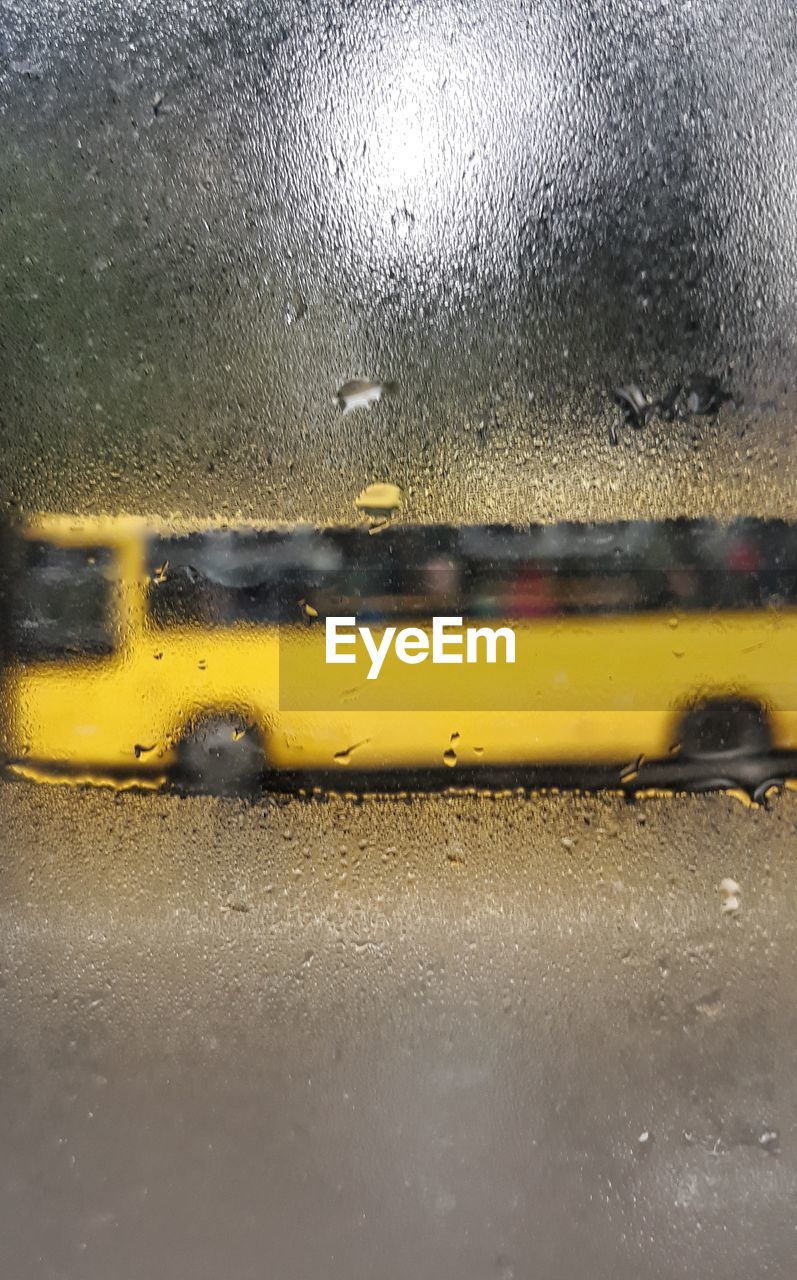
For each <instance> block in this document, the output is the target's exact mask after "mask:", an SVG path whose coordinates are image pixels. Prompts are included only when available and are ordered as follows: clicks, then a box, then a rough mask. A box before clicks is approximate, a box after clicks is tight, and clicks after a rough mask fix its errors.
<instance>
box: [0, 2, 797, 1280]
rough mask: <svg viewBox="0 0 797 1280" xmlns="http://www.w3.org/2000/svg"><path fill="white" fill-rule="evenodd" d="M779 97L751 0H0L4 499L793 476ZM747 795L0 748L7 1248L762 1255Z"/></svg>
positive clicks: (771, 879)
mask: <svg viewBox="0 0 797 1280" xmlns="http://www.w3.org/2000/svg"><path fill="white" fill-rule="evenodd" d="M795 108H797V24H796V23H795V17H794V13H793V10H792V7H791V6H790V5H788V4H786V3H783V2H776V0H756V3H753V4H749V5H748V4H744V3H742V2H741V0H691V2H689V0H684V2H683V3H677V4H665V3H658V2H656V0H636V3H632V2H631V0H617V2H616V3H608V0H600V2H599V3H587V0H569V2H568V0H541V2H540V3H535V4H531V3H520V2H519V0H518V2H515V3H512V2H510V0H493V2H492V3H477V2H476V0H467V2H466V3H459V4H456V3H453V2H452V3H423V2H422V0H400V2H396V3H392V2H389V0H381V2H379V3H372V4H367V3H364V0H352V2H351V3H345V4H343V3H337V4H333V3H319V2H317V0H310V2H309V3H299V0H292V2H288V0H274V2H269V0H262V2H260V3H247V2H246V0H233V2H232V3H228V4H225V5H220V4H217V3H215V2H214V0H192V2H191V3H183V2H180V3H176V2H173V0H157V2H156V0H130V2H129V3H121V2H120V0H107V2H106V3H103V4H97V3H89V2H88V0H72V2H69V0H66V2H65V0H58V2H57V3H56V0H52V2H51V0H18V2H17V3H8V0H0V513H2V515H3V517H8V516H12V517H13V516H18V515H23V516H27V515H30V514H32V513H36V512H57V511H63V512H66V513H73V514H77V513H85V514H88V515H108V516H114V515H117V514H119V513H120V512H129V513H131V514H133V515H143V514H151V515H152V516H156V517H158V518H159V520H160V521H162V522H163V521H165V522H168V521H169V520H172V519H174V520H177V518H182V519H185V520H187V521H189V522H190V521H191V520H192V519H195V518H199V517H214V518H218V519H233V520H234V519H236V518H239V517H242V518H248V519H252V520H261V521H264V522H268V521H282V520H287V521H291V522H293V521H297V520H309V521H312V522H317V523H324V522H329V521H335V522H340V521H342V522H351V521H352V520H353V519H355V518H356V515H355V510H354V506H353V504H354V501H355V498H356V497H357V495H358V494H360V493H361V491H362V490H363V488H364V486H367V485H369V484H372V483H376V482H382V483H385V484H391V485H396V486H399V487H400V489H401V491H402V494H403V503H404V505H403V515H404V517H405V518H406V519H407V520H410V521H421V520H423V521H432V520H437V521H443V522H447V523H449V524H452V525H458V524H461V523H463V522H466V521H469V522H486V521H491V520H496V521H532V520H539V521H551V520H558V519H583V520H596V521H605V520H610V519H648V518H650V517H656V518H662V519H664V518H670V517H677V516H680V515H688V516H695V517H697V516H710V517H717V518H732V517H734V516H737V515H742V516H760V517H778V518H784V519H793V518H794V516H795V495H797V451H795V447H794V425H795V411H796V410H797V404H796V403H795V395H794V388H793V370H794V367H795V318H797V265H796V264H797V257H796V255H795V247H796V243H795V242H796V241H797V192H795V173H797V164H796V162H797V156H796V155H795V148H797V140H795V132H794V128H793V122H794V118H795ZM354 377H364V378H367V379H372V380H374V381H376V382H380V383H388V382H389V383H393V384H395V389H394V390H393V391H392V394H390V395H385V396H384V397H383V398H382V399H381V400H380V401H379V403H378V404H377V405H375V406H373V407H372V408H371V409H370V410H369V411H368V412H364V411H360V412H356V413H351V414H346V415H345V416H343V414H342V412H341V407H340V405H339V404H338V402H337V401H336V392H337V391H338V389H339V388H340V387H341V385H342V384H344V383H345V382H346V381H347V380H349V379H351V378H354ZM623 386H624V387H631V388H633V387H638V388H639V389H640V392H641V394H642V395H643V397H649V398H650V400H651V401H652V400H659V399H660V398H662V397H664V398H665V399H666V397H667V396H668V394H669V393H670V392H671V391H672V390H673V389H674V388H675V389H678V388H683V391H682V394H681V400H680V409H679V411H678V412H674V413H669V412H666V411H656V412H650V413H648V411H647V409H645V408H644V407H643V409H642V411H641V412H633V411H632V412H630V413H629V412H626V413H625V414H624V413H623V411H622V409H621V407H620V406H618V404H617V403H616V398H615V394H614V392H615V389H616V388H618V387H623ZM633 399H634V395H633V394H632V400H633ZM637 403H639V404H642V403H643V402H642V401H639V400H637ZM742 799H743V798H740V797H738V796H733V795H729V794H719V795H712V796H675V797H672V796H671V797H647V798H644V797H642V798H640V799H638V800H637V801H636V802H635V803H634V804H629V803H628V802H627V801H626V800H625V799H624V798H623V797H619V796H617V795H609V794H601V795H591V796H589V795H578V794H576V793H573V792H568V793H563V794H546V795H541V794H540V793H539V792H533V793H532V792H529V791H528V790H527V789H526V779H525V778H524V776H522V775H521V774H519V773H518V775H517V776H516V777H513V778H512V779H510V786H509V787H508V789H506V790H505V791H504V792H502V793H500V794H497V793H496V792H495V790H493V791H491V792H489V793H485V792H483V791H481V790H477V789H475V788H472V789H471V790H470V791H467V792H464V793H460V794H456V795H453V794H439V793H433V794H428V793H423V792H417V791H413V792H411V793H410V792H408V793H406V794H399V795H397V796H395V795H394V796H391V797H384V796H382V797H380V796H376V795H373V794H364V795H363V794H358V795H356V796H354V795H346V794H335V793H332V794H329V793H324V794H323V795H318V794H315V795H314V794H309V795H304V796H301V795H300V796H296V795H291V796H289V795H285V794H280V793H276V794H270V795H266V796H262V797H259V798H258V799H257V800H256V801H255V802H251V803H246V802H244V801H243V800H240V799H235V798H213V797H207V796H191V797H186V796H179V795H174V794H171V793H158V794H128V793H127V792H125V791H119V790H117V791H114V790H109V789H106V790H86V789H82V788H68V787H58V788H55V787H44V786H38V787H37V786H35V785H34V784H32V783H30V782H20V781H11V780H5V781H4V782H2V784H0V825H1V826H2V830H3V833H4V841H3V845H4V851H3V853H2V856H0V1064H1V1067H0V1079H1V1080H2V1086H0V1146H1V1147H2V1150H3V1155H4V1158H3V1168H2V1173H0V1264H1V1265H2V1273H3V1274H4V1275H7V1276H8V1277H10V1280H45V1278H47V1280H50V1278H55V1277H59V1278H60V1280H94V1278H95V1277H96V1278H97V1280H107V1277H109V1276H113V1277H114V1280H137V1277H140V1276H142V1275H147V1276H160V1275H163V1276H169V1277H170V1280H182V1277H186V1280H188V1277H190V1278H191V1280H205V1278H207V1280H216V1278H217V1277H218V1276H219V1275H226V1276H229V1277H231V1280H247V1278H248V1277H261V1276H264V1275H271V1274H274V1275H279V1276H280V1277H284V1278H285V1280H292V1278H294V1277H295V1280H314V1278H315V1277H317V1276H318V1277H322V1276H323V1277H325V1278H327V1277H333V1278H335V1280H336V1278H337V1277H341V1278H343V1277H346V1280H359V1278H362V1280H366V1278H367V1277H372V1276H374V1275H376V1274H378V1275H380V1276H382V1277H385V1280H394V1278H395V1280H405V1278H409V1277H413V1280H414V1278H415V1277H417V1276H419V1275H427V1274H428V1275H435V1276H440V1277H443V1278H445V1277H449V1276H450V1277H452V1280H453V1277H457V1280H462V1278H465V1280H469V1278H470V1277H473V1278H474V1280H476V1278H479V1280H482V1278H484V1277H491V1276H494V1277H496V1280H522V1278H524V1277H530V1276H534V1277H535V1278H536V1277H540V1278H541V1280H558V1277H561V1278H562V1280H572V1278H573V1277H581V1276H584V1277H587V1276H589V1277H590V1280H592V1278H593V1277H595V1278H598V1277H604V1276H605V1277H607V1278H608V1277H612V1280H626V1277H627V1278H628V1280H632V1278H634V1280H635V1278H636V1277H637V1276H639V1275H641V1274H644V1275H646V1276H649V1277H652V1278H654V1280H676V1278H677V1280H681V1278H685V1277H687V1276H690V1277H691V1276H695V1275H696V1276H699V1277H701V1280H706V1278H712V1277H720V1276H722V1277H723V1280H736V1278H737V1277H738V1278H739V1280H742V1278H743V1277H744V1278H745V1280H746V1278H747V1277H749V1276H751V1275H756V1276H759V1275H760V1276H768V1277H775V1278H776V1280H787V1278H788V1277H790V1276H791V1275H792V1272H793V1262H792V1259H793V1254H794V1231H795V1227H796V1226H797V1219H795V1213H794V1204H795V1190H796V1189H797V1164H796V1163H795V1159H794V1146H793V1144H794V1132H795V1120H796V1119H797V1117H796V1116H795V1106H794V1097H795V1093H794V1089H793V1087H792V1085H793V1066H792V1064H793V1061H794V1053H795V1048H797V1022H795V1015H794V1002H793V998H792V993H793V990H794V983H795V980H797V972H795V960H794V956H795V954H797V952H796V950H795V946H794V939H795V922H796V918H795V910H794V895H793V892H792V890H791V887H790V886H791V884H792V875H791V872H792V868H793V865H794V861H795V855H796V854H797V840H796V839H795V835H796V832H797V823H796V818H797V813H796V812H795V808H794V797H793V795H790V794H789V793H788V792H786V793H784V794H783V795H779V796H776V797H773V798H771V799H770V800H769V801H768V804H767V805H760V806H758V807H755V808H750V807H749V805H748V804H747V803H742ZM728 877H732V878H733V880H734V881H735V882H737V883H738V885H739V886H740V901H741V908H740V909H739V910H737V911H735V912H733V913H724V912H723V910H722V905H723V898H722V896H721V894H720V891H719V885H720V884H721V882H722V881H723V880H724V879H725V878H728Z"/></svg>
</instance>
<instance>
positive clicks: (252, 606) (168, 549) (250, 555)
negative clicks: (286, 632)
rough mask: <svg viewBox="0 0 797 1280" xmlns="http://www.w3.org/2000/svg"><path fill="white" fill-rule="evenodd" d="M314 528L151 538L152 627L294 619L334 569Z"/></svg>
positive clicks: (335, 558)
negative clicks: (153, 624) (153, 625)
mask: <svg viewBox="0 0 797 1280" xmlns="http://www.w3.org/2000/svg"><path fill="white" fill-rule="evenodd" d="M339 563H340V556H339V554H338V552H337V551H336V549H335V548H334V547H333V546H331V545H330V544H329V543H328V542H325V541H324V539H322V538H321V537H319V536H318V534H317V533H316V532H315V531H314V530H304V529H300V530H294V531H290V532H289V531H283V530H265V531H262V530H249V529H244V530H231V529H230V530H228V529H219V530H211V531H210V532H207V533H196V534H188V535H186V536H183V537H171V538H156V539H153V541H152V543H151V545H150V549H149V564H148V572H149V578H150V587H149V611H150V616H151V618H152V620H153V621H154V622H155V624H156V625H157V626H164V627H165V626H181V625H182V626H184V625H192V624H199V625H201V626H209V627H221V626H230V625H232V624H234V623H239V622H255V623H265V622H298V621H300V620H301V618H302V617H303V616H304V615H303V606H304V605H305V604H306V603H310V602H311V596H312V594H313V592H314V591H316V590H317V589H318V588H319V586H320V585H321V584H322V583H323V582H324V580H325V577H326V576H327V575H328V574H329V573H330V572H333V571H335V570H336V569H337V567H338V565H339Z"/></svg>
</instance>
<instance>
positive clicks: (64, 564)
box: [11, 540, 116, 659]
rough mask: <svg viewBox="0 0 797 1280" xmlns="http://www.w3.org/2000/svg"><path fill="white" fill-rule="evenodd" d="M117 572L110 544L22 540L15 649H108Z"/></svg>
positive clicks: (79, 653)
mask: <svg viewBox="0 0 797 1280" xmlns="http://www.w3.org/2000/svg"><path fill="white" fill-rule="evenodd" d="M115 576H116V575H115V564H114V557H113V552H112V551H111V549H110V548H109V547H63V546H57V545H54V544H53V543H50V542H38V541H34V540H25V541H23V543H22V546H21V554H20V563H19V569H18V572H17V573H15V575H14V588H13V598H12V604H11V643H12V647H13V650H14V652H15V653H16V654H17V655H18V656H20V657H22V658H44V659H48V658H49V659H55V658H67V657H72V656H74V657H84V656H91V655H95V656H98V655H102V654H109V653H111V652H112V650H113V648H114V644H115V640H116V619H115V613H114V606H113V598H112V597H113V588H114V580H115Z"/></svg>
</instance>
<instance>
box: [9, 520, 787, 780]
mask: <svg viewBox="0 0 797 1280" xmlns="http://www.w3.org/2000/svg"><path fill="white" fill-rule="evenodd" d="M3 562H4V565H5V568H6V586H5V596H6V605H5V609H4V621H5V641H4V648H5V651H6V654H5V660H4V676H3V690H2V709H3V717H2V726H1V728H2V742H0V750H2V752H3V755H4V758H5V760H6V761H7V762H8V763H9V764H10V765H11V767H12V768H15V769H17V770H20V771H23V772H28V773H31V774H33V775H34V776H37V775H38V774H40V773H42V772H44V771H48V770H49V771H62V772H63V771H66V772H71V773H72V774H73V776H77V777H86V778H95V779H96V778H115V779H117V780H119V779H138V780H139V781H141V782H146V780H147V779H149V783H150V785H155V784H158V783H161V782H164V781H166V780H167V779H168V778H170V777H174V776H179V777H182V778H183V779H186V780H189V779H191V780H193V781H195V782H198V783H200V784H201V785H206V786H207V787H208V788H209V789H224V790H226V789H238V788H241V787H245V786H249V785H251V784H252V783H253V782H254V781H256V779H258V778H259V777H260V776H261V775H262V774H263V773H264V772H265V771H269V772H270V771H273V772H274V773H275V774H278V775H279V774H284V775H291V776H295V775H299V776H304V777H305V778H306V777H308V776H311V775H312V774H313V773H323V774H325V775H328V774H330V773H331V774H332V775H333V776H334V775H336V774H338V775H340V776H341V778H343V777H344V776H345V775H346V773H347V772H349V773H350V772H351V771H388V770H389V771H397V770H405V771H406V770H414V769H418V770H421V769H422V770H428V769H430V768H435V767H439V768H440V769H441V770H444V769H448V770H449V771H450V772H449V775H448V780H449V781H456V770H457V769H459V770H460V774H462V773H463V772H465V771H467V770H468V769H476V768H479V769H481V768H482V767H484V766H499V767H506V766H560V765H564V766H570V767H574V768H576V769H577V768H580V767H586V766H595V765H604V766H611V767H612V768H614V767H615V766H616V767H617V769H618V770H622V769H623V768H628V766H629V765H630V763H631V762H633V761H636V760H638V759H639V758H644V759H646V760H673V759H676V758H678V759H681V760H687V759H690V760H694V759H698V758H701V759H703V760H709V761H714V762H716V765H717V768H718V770H719V772H720V774H722V772H723V767H724V763H726V762H728V761H731V760H733V759H734V758H737V757H740V756H745V757H747V756H751V755H766V754H767V753H772V752H778V753H787V752H791V751H794V750H795V749H797V576H796V572H795V571H796V570H797V526H792V525H791V524H788V523H785V522H782V521H763V520H756V519H748V518H745V519H739V520H736V521H733V522H731V523H729V524H724V525H723V524H718V523H715V522H712V521H708V520H703V521H687V520H673V521H647V522H646V521H632V522H624V523H614V524H592V525H588V524H566V523H562V524H552V525H547V526H546V525H532V524H529V525H527V526H522V527H520V526H511V527H510V526H501V525H482V526H475V525H470V526H459V527H457V526H453V525H442V524H441V525H412V524H403V525H402V524H389V525H388V526H387V527H383V528H381V529H378V530H377V531H374V529H373V527H369V526H368V525H366V524H363V525H358V526H353V527H344V526H340V527H337V526H335V527H327V528H315V527H310V526H299V527H291V528H288V527H269V528H265V527H262V528H261V527H256V526H255V525H245V524H236V525H235V526H225V525H222V524H220V523H218V522H216V523H211V522H208V523H203V524H200V523H196V524H193V525H187V524H186V525H182V526H175V525H174V524H173V523H169V524H166V523H159V522H158V521H154V520H148V519H143V518H137V517H118V518H108V517H96V518H74V517H70V516H63V515H48V516H39V517H36V518H31V519H29V520H27V521H25V522H24V523H22V524H21V525H20V526H19V527H18V528H16V529H14V530H13V531H9V532H7V534H6V537H5V551H4V555H3ZM435 619H437V622H435ZM441 619H442V623H441V622H440V620H441ZM341 620H342V621H341ZM457 622H459V623H460V624H461V628H462V634H461V636H460V637H459V638H457V632H456V623H457ZM438 625H440V626H442V628H443V629H444V632H445V634H444V641H445V643H444V646H443V650H442V651H441V652H442V654H443V660H442V661H441V662H436V661H435V660H433V659H434V653H435V652H436V650H435V644H436V632H435V628H436V627H438ZM446 628H447V630H445V629H446ZM471 631H472V632H476V633H477V634H476V637H475V640H474V643H473V649H472V652H471V649H470V647H469V646H470V640H469V639H468V638H467V635H466V632H471ZM366 632H367V633H368V643H369V644H370V645H371V649H372V650H373V649H376V648H378V649H379V650H380V655H381V657H380V662H379V668H378V671H377V673H376V675H374V662H373V660H372V657H371V656H370V651H369V650H368V648H367V646H366V644H365V643H364V637H365V633H366ZM490 632H492V633H493V634H492V637H491V636H490V635H489V634H488V633H490ZM330 636H332V642H330ZM386 637H388V638H389V639H390V641H391V642H390V644H388V643H387V640H386ZM437 638H439V637H437ZM510 641H511V645H510ZM383 642H384V643H383ZM330 644H331V647H330ZM402 646H403V648H402ZM510 647H511V649H512V654H511V660H510V654H509V649H510ZM341 655H344V656H341ZM402 655H403V656H402ZM452 655H453V656H452ZM330 658H331V659H332V660H330ZM471 659H472V660H471ZM619 776H620V775H619V773H618V778H619Z"/></svg>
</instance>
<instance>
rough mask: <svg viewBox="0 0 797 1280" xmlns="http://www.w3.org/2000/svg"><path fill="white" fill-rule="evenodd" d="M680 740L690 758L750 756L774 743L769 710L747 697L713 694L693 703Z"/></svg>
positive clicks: (684, 719)
mask: <svg viewBox="0 0 797 1280" xmlns="http://www.w3.org/2000/svg"><path fill="white" fill-rule="evenodd" d="M678 741H679V743H680V753H681V755H682V756H683V757H684V758H685V759H687V760H717V761H722V760H739V759H750V758H754V757H756V756H764V755H767V753H768V752H769V751H770V750H771V747H772V737H771V734H770V729H769V721H768V719H767V714H766V711H765V710H764V708H763V707H762V706H760V705H759V704H758V703H757V702H750V701H748V700H746V699H744V698H713V699H707V700H706V701H705V702H699V703H697V704H696V705H695V706H693V707H690V709H689V710H688V711H687V713H686V715H685V716H684V717H683V719H682V721H681V727H680V732H679V737H678Z"/></svg>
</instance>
